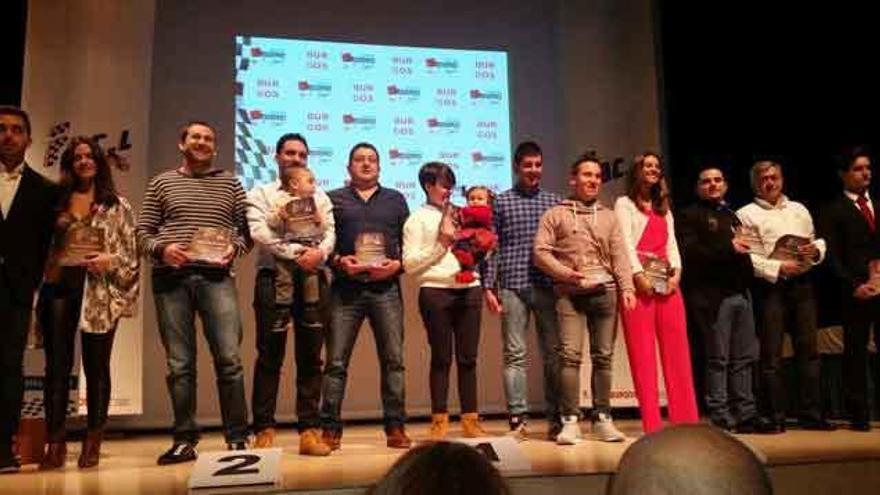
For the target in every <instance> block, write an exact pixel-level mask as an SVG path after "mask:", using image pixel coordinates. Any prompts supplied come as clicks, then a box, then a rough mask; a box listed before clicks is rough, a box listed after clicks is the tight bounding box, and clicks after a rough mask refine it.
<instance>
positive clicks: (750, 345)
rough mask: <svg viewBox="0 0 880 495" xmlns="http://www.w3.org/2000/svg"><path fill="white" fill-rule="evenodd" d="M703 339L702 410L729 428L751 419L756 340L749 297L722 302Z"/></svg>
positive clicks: (744, 296)
mask: <svg viewBox="0 0 880 495" xmlns="http://www.w3.org/2000/svg"><path fill="white" fill-rule="evenodd" d="M707 330H708V329H707ZM703 338H704V340H705V345H706V407H707V408H708V409H709V415H710V417H711V418H712V419H713V420H715V421H718V422H724V423H727V424H731V425H736V424H739V423H741V422H743V421H746V420H749V419H752V418H753V417H754V416H755V397H754V395H753V394H752V372H753V367H754V364H755V362H756V361H757V360H758V338H757V336H756V335H755V320H754V315H753V313H752V302H751V298H750V297H749V295H748V294H734V295H731V296H727V297H725V298H724V299H722V300H721V305H720V306H719V308H718V314H717V316H716V318H715V324H714V325H713V326H712V328H711V330H709V331H707V332H706V335H704V336H703Z"/></svg>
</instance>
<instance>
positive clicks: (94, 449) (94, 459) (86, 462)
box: [77, 430, 104, 468]
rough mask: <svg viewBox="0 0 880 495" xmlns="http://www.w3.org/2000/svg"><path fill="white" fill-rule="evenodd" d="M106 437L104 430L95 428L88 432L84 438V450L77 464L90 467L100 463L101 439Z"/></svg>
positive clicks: (81, 466)
mask: <svg viewBox="0 0 880 495" xmlns="http://www.w3.org/2000/svg"><path fill="white" fill-rule="evenodd" d="M103 439H104V432H103V431H102V430H94V431H89V432H88V433H86V437H85V438H84V439H83V445H82V452H81V453H80V454H79V461H77V465H79V467H80V468H90V467H95V466H97V465H98V461H99V460H100V458H101V440H103Z"/></svg>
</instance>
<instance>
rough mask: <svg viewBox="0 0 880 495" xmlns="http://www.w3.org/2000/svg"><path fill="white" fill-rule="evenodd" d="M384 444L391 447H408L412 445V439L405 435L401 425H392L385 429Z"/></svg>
mask: <svg viewBox="0 0 880 495" xmlns="http://www.w3.org/2000/svg"><path fill="white" fill-rule="evenodd" d="M385 438H386V441H385V445H387V446H389V447H391V448H392V449H408V448H410V446H411V445H412V440H410V439H409V437H408V436H406V431H405V430H404V429H403V426H392V427H390V428H386V429H385Z"/></svg>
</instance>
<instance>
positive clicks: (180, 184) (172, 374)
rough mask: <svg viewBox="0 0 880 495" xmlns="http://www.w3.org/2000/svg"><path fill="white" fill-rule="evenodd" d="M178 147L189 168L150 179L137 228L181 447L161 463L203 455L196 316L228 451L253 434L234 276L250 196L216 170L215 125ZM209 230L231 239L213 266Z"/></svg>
mask: <svg viewBox="0 0 880 495" xmlns="http://www.w3.org/2000/svg"><path fill="white" fill-rule="evenodd" d="M178 148H179V149H180V152H181V154H182V155H183V162H182V163H181V164H180V166H179V167H177V168H175V169H173V170H169V171H166V172H162V173H161V174H159V175H157V176H156V177H154V178H153V180H152V181H150V184H149V186H147V191H146V194H145V195H144V202H143V208H142V211H141V217H140V221H139V222H138V226H137V235H138V241H139V243H140V246H141V249H142V250H143V251H144V253H145V254H146V255H147V257H149V258H150V260H151V261H152V264H153V270H152V277H153V297H154V299H155V301H156V314H157V318H158V323H159V333H160V335H161V336H162V345H163V346H164V347H165V352H166V357H167V362H168V376H167V381H168V390H169V392H170V394H171V402H172V406H173V408H174V444H173V445H172V447H171V448H170V449H169V450H168V451H167V452H165V453H164V454H162V455H161V456H160V457H159V459H158V463H159V464H160V465H161V464H175V463H179V462H186V461H191V460H193V459H195V458H196V456H197V453H196V450H195V446H196V444H197V443H198V440H199V430H198V425H197V424H196V421H195V414H196V338H195V336H196V331H195V326H194V321H195V315H196V314H198V315H199V318H200V319H201V321H202V324H203V327H204V333H205V338H206V339H207V340H208V344H209V348H210V349H211V354H212V355H213V358H214V369H215V370H216V373H217V385H218V388H219V395H220V409H221V414H222V417H223V429H224V436H225V437H226V442H227V445H228V448H229V449H230V450H240V449H244V448H246V441H247V436H248V423H247V405H246V402H245V395H244V371H243V369H242V365H241V357H240V346H241V338H242V326H241V318H240V316H239V309H238V302H237V301H238V299H237V296H236V290H235V282H234V280H233V274H232V263H233V261H234V260H235V258H236V256H240V255H243V254H245V253H247V251H248V250H249V249H250V236H249V234H248V227H247V222H246V220H245V193H244V189H242V187H241V183H240V182H239V181H238V179H237V178H236V177H235V176H233V175H232V174H230V173H229V172H227V171H224V170H221V169H219V168H215V166H214V163H213V162H214V157H215V156H216V150H217V148H216V134H215V132H214V129H213V128H212V127H211V126H210V125H208V124H206V123H204V122H190V123H188V124H187V125H186V126H185V127H184V128H183V129H182V130H181V133H180V142H179V143H178ZM205 228H209V229H211V230H212V231H213V232H215V233H219V234H221V235H222V234H223V233H228V235H229V236H230V239H231V240H230V242H229V243H228V245H227V246H226V248H225V249H224V250H223V252H222V254H221V255H220V257H219V258H217V259H215V260H212V261H202V260H201V259H200V257H198V256H197V255H196V253H197V251H196V248H197V246H196V245H194V244H191V240H192V239H193V236H194V235H195V234H196V233H197V232H199V233H204V232H206V230H205Z"/></svg>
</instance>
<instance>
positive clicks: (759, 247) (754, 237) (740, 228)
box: [733, 224, 764, 253]
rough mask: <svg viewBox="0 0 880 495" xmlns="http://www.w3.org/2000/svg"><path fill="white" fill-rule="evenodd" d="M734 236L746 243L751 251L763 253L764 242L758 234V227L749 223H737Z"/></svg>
mask: <svg viewBox="0 0 880 495" xmlns="http://www.w3.org/2000/svg"><path fill="white" fill-rule="evenodd" d="M733 238H734V239H736V240H737V241H738V242H740V243H742V244H744V245H746V246H747V247H748V249H749V252H750V253H763V252H764V243H763V242H762V241H761V236H760V235H759V234H758V229H757V227H753V226H749V225H742V224H740V225H737V226H736V228H734V230H733Z"/></svg>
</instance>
